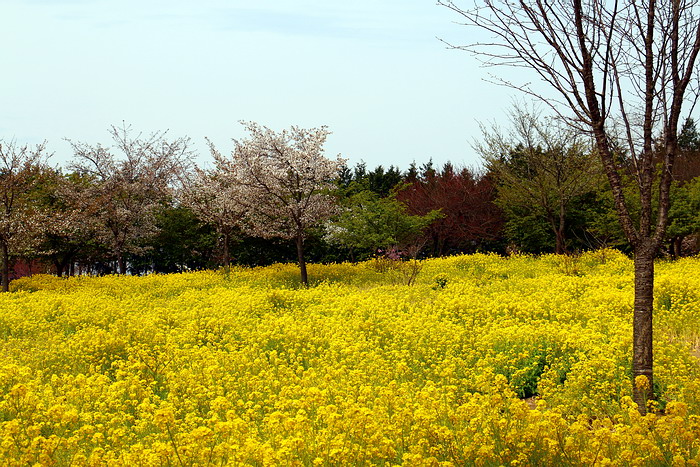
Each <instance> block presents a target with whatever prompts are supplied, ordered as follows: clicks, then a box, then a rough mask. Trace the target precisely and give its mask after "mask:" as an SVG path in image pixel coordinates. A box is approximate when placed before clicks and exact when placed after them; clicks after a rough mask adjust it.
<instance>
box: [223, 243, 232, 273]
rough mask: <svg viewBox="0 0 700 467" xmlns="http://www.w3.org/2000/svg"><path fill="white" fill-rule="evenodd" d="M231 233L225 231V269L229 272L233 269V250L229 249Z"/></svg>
mask: <svg viewBox="0 0 700 467" xmlns="http://www.w3.org/2000/svg"><path fill="white" fill-rule="evenodd" d="M229 237H230V235H229V234H228V233H224V240H223V241H224V269H226V271H227V272H228V271H229V270H230V269H231V252H230V251H229V249H228V243H229Z"/></svg>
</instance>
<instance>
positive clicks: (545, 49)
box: [438, 0, 700, 413]
mask: <svg viewBox="0 0 700 467" xmlns="http://www.w3.org/2000/svg"><path fill="white" fill-rule="evenodd" d="M438 4H440V5H443V6H446V7H447V8H450V9H451V10H453V11H455V12H456V13H458V14H459V15H461V17H462V18H463V19H464V22H465V24H467V25H471V26H476V27H478V28H480V29H482V30H484V31H486V32H488V33H489V34H490V36H491V37H492V39H491V40H490V41H488V42H485V43H476V44H472V45H468V46H458V48H462V49H466V50H470V51H473V52H475V53H477V54H479V55H480V56H481V57H483V58H485V61H486V63H487V64H491V65H507V66H516V67H525V68H529V69H531V70H533V71H534V72H535V73H536V74H537V75H538V76H539V78H541V80H542V82H543V83H544V85H545V88H548V89H550V90H553V91H554V94H555V97H554V98H552V96H550V95H547V96H545V95H544V93H542V92H538V90H537V89H536V88H534V87H532V86H530V85H528V84H524V85H518V84H514V83H509V82H507V81H505V84H507V85H510V86H514V87H517V88H518V89H520V90H522V91H524V92H526V93H529V94H531V95H534V96H536V97H540V98H542V99H543V100H544V102H546V103H548V104H549V105H550V106H551V107H552V108H553V109H554V110H555V111H556V112H559V113H560V115H562V116H564V117H568V118H569V119H570V120H569V121H570V122H571V123H572V124H573V125H576V126H577V127H579V128H580V129H582V130H585V131H587V132H588V133H590V134H591V135H592V136H593V137H594V140H595V144H596V149H597V151H598V154H599V156H600V158H601V160H602V162H603V166H604V168H605V173H606V175H607V177H608V180H609V182H610V186H611V188H612V192H613V196H614V202H615V207H616V210H617V213H618V217H619V220H620V224H621V226H622V229H623V230H624V233H625V235H626V237H627V239H628V240H629V241H630V243H631V244H632V246H633V249H634V264H635V268H634V269H635V274H634V276H635V277H634V281H635V298H634V322H633V328H634V339H633V372H634V376H635V384H634V398H635V401H636V402H637V404H638V406H639V410H640V412H642V413H645V412H646V400H647V398H648V397H650V396H652V397H653V394H652V391H653V387H654V386H653V351H652V308H653V288H654V259H655V257H656V255H657V252H658V250H659V247H660V245H661V243H662V241H663V238H664V233H665V230H666V227H667V224H668V210H669V191H670V185H671V179H672V169H673V165H674V160H675V158H676V155H677V154H678V151H679V147H678V134H679V128H678V127H679V121H680V120H681V113H682V109H683V107H684V106H685V105H686V104H688V103H689V102H690V103H691V104H694V102H695V101H696V100H697V97H698V90H699V89H698V67H697V61H696V59H697V56H698V52H699V51H700V11H699V9H700V5H699V2H698V0H687V1H686V0H658V1H657V0H646V1H635V0H623V1H619V2H618V1H610V0H588V1H584V0H548V1H546V2H545V1H544V0H535V1H523V0H521V1H517V2H501V1H493V0H485V1H484V2H482V3H479V4H478V5H477V6H474V7H473V8H471V9H469V8H467V9H464V8H461V7H459V6H458V5H457V2H453V1H450V0H438ZM655 135H657V136H658V135H661V137H660V138H659V139H658V140H656V138H655ZM620 140H621V141H624V146H625V148H626V151H627V153H628V163H626V164H623V163H621V158H620V157H619V154H616V152H615V150H614V147H615V141H620ZM656 151H659V152H660V153H661V154H662V159H663V162H662V164H661V167H660V170H656V165H655V163H654V159H655V158H654V156H655V152H656ZM628 167H629V170H630V171H631V172H632V173H633V175H634V177H635V180H636V186H637V195H638V203H639V205H640V206H641V210H640V215H639V219H638V220H635V219H634V217H633V216H632V215H631V214H630V212H631V210H630V207H629V200H628V199H626V196H625V193H624V191H623V183H622V173H623V171H624V170H627V169H628ZM655 184H657V186H658V211H657V213H656V215H655V213H654V210H653V209H652V196H653V191H654V189H653V188H654V185H655Z"/></svg>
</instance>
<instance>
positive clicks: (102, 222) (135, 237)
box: [71, 125, 192, 274]
mask: <svg viewBox="0 0 700 467" xmlns="http://www.w3.org/2000/svg"><path fill="white" fill-rule="evenodd" d="M110 134H111V136H112V139H113V141H114V147H105V146H102V145H100V144H97V145H94V146H93V145H90V144H87V143H80V142H72V141H71V145H72V146H73V151H74V153H75V160H74V162H73V164H72V166H71V168H72V169H73V170H74V171H76V172H77V173H78V174H79V175H80V176H84V177H88V178H89V179H90V182H91V183H89V184H88V185H87V186H86V187H85V190H84V191H83V192H82V193H81V194H80V197H79V199H75V200H73V201H74V202H76V203H81V202H82V203H85V205H86V207H88V206H89V208H90V209H92V208H95V209H94V212H93V216H92V217H93V218H94V220H95V221H96V222H97V223H98V226H99V230H98V239H99V240H101V241H102V242H104V243H105V244H106V245H108V247H109V248H110V250H111V251H112V254H113V256H114V259H116V261H117V265H118V271H119V273H120V274H125V273H126V271H127V269H126V261H125V258H124V255H125V254H126V253H139V252H140V251H141V250H142V247H141V246H140V242H141V241H142V240H143V239H145V238H147V237H149V236H151V235H153V234H154V233H155V231H156V227H155V218H154V215H155V212H156V210H157V208H158V207H159V205H160V203H162V202H163V201H164V200H165V199H166V198H167V197H168V196H170V195H171V188H172V185H173V183H174V182H176V181H178V180H179V179H180V178H181V176H182V174H183V173H184V171H185V170H186V168H187V167H188V166H189V164H190V161H191V158H192V152H191V151H190V142H189V139H188V138H176V139H173V140H168V139H166V133H164V132H156V133H152V134H151V135H149V136H143V135H141V134H138V135H136V136H135V137H133V136H132V130H131V128H130V127H128V126H126V125H124V126H122V127H115V126H113V127H112V128H111V130H110ZM115 152H119V153H121V154H122V156H123V157H122V158H118V157H117V156H116V155H115Z"/></svg>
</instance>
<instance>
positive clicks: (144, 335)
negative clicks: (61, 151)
mask: <svg viewBox="0 0 700 467" xmlns="http://www.w3.org/2000/svg"><path fill="white" fill-rule="evenodd" d="M420 266H421V268H422V269H421V272H420V274H419V276H418V279H417V281H416V283H415V284H414V285H412V286H406V285H403V284H402V283H401V280H400V277H399V276H396V275H394V276H392V274H398V273H396V271H395V270H382V269H381V268H377V267H375V266H374V265H373V264H372V262H371V261H370V262H367V263H360V264H357V265H352V264H335V265H310V266H309V276H310V278H311V280H312V285H311V286H310V287H308V288H302V287H299V286H297V280H298V279H297V274H298V271H297V269H296V268H295V266H294V265H274V266H270V267H265V268H255V269H244V268H240V269H236V268H234V269H232V270H230V271H228V272H212V271H205V272H193V273H186V274H176V275H151V276H146V277H128V276H108V277H95V278H92V277H77V278H68V279H61V278H56V277H51V276H35V277H32V278H24V279H20V280H17V281H15V282H13V293H9V294H3V295H0V465H9V466H14V465H18V466H19V465H35V464H37V465H57V466H67V465H71V466H87V465H143V466H160V465H175V466H192V465H210V464H211V465H214V464H215V465H399V464H401V465H446V466H447V465H455V466H457V465H479V466H481V465H484V466H488V465H589V466H590V465H601V466H602V465H698V463H700V364H699V363H698V357H697V356H696V355H697V345H698V343H700V274H698V273H699V272H700V259H697V258H694V259H693V258H691V259H683V260H679V261H676V262H658V263H657V296H656V306H655V312H656V320H655V330H654V332H655V365H656V366H655V371H656V373H655V379H654V388H649V390H652V389H653V390H654V391H655V392H656V394H657V395H658V397H657V400H656V401H654V402H653V403H652V404H653V406H652V407H651V408H652V410H651V411H650V413H649V414H648V415H646V416H640V415H639V413H638V411H637V410H636V408H635V406H634V403H633V402H632V400H631V398H630V394H631V390H632V385H633V384H635V381H634V380H633V379H632V376H631V370H630V368H631V336H632V332H631V321H632V320H631V318H632V297H633V287H632V271H633V265H632V262H631V261H630V260H629V259H628V258H627V257H625V256H624V255H622V254H620V253H618V252H615V251H611V250H605V251H599V252H592V253H586V254H584V255H581V256H580V257H577V258H573V259H572V258H563V257H558V256H554V255H552V256H544V257H530V256H512V257H509V258H502V257H499V256H496V255H483V254H477V255H469V256H456V257H450V258H444V259H431V260H426V261H424V262H422V264H421V265H420ZM645 382H646V383H647V385H648V381H645ZM638 383H639V384H642V383H643V382H638Z"/></svg>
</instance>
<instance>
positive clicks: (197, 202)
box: [180, 158, 246, 268]
mask: <svg viewBox="0 0 700 467" xmlns="http://www.w3.org/2000/svg"><path fill="white" fill-rule="evenodd" d="M223 162H224V161H223V160H222V159H221V158H219V159H217V161H216V167H215V168H214V169H213V170H209V171H207V170H203V169H200V168H195V172H194V176H193V177H192V178H191V179H190V180H188V182H187V183H186V184H185V186H184V187H183V190H182V191H181V195H180V201H181V203H182V204H183V205H184V206H187V207H188V208H189V209H191V210H192V212H193V213H194V214H195V216H197V217H198V218H199V219H200V220H201V221H203V222H205V223H207V224H210V225H212V226H213V227H214V228H215V229H216V231H217V232H218V233H219V235H220V236H221V243H222V246H223V263H224V266H225V267H227V268H228V267H229V266H230V264H231V254H230V251H229V243H230V241H231V238H233V236H234V235H235V234H236V232H237V231H239V230H240V227H241V225H242V221H243V218H244V215H245V213H246V207H245V205H244V204H243V203H241V201H240V200H241V199H242V196H241V195H242V193H241V190H240V186H239V185H237V184H235V183H234V182H233V181H232V180H231V178H230V177H228V176H227V173H226V172H225V170H224V168H223V167H222V166H221V165H222V163H223Z"/></svg>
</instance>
